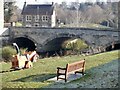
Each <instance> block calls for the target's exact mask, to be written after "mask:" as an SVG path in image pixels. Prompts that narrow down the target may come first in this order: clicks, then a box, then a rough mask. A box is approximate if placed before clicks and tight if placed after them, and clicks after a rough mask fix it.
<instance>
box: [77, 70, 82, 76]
mask: <svg viewBox="0 0 120 90" xmlns="http://www.w3.org/2000/svg"><path fill="white" fill-rule="evenodd" d="M76 73H82V75H84V70H82V71H81V72H80V71H76V72H75V74H76Z"/></svg>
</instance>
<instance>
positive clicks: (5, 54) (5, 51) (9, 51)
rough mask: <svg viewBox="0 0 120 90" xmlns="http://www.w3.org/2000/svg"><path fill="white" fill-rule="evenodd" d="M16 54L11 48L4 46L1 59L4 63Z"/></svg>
mask: <svg viewBox="0 0 120 90" xmlns="http://www.w3.org/2000/svg"><path fill="white" fill-rule="evenodd" d="M14 54H16V50H15V49H14V48H12V47H11V46H5V47H3V49H2V59H3V60H4V61H6V62H8V61H10V60H11V59H12V56H13V55H14Z"/></svg>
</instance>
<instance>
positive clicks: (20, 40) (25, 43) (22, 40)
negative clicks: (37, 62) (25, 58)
mask: <svg viewBox="0 0 120 90" xmlns="http://www.w3.org/2000/svg"><path fill="white" fill-rule="evenodd" d="M12 43H17V45H18V46H19V47H20V48H27V49H28V50H30V51H33V50H35V48H36V45H37V42H36V41H35V40H34V39H32V38H31V37H29V36H26V35H23V36H17V37H15V38H14V39H13V41H12Z"/></svg>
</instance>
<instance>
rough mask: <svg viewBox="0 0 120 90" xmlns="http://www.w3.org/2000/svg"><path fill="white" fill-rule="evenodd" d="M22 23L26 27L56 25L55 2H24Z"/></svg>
mask: <svg viewBox="0 0 120 90" xmlns="http://www.w3.org/2000/svg"><path fill="white" fill-rule="evenodd" d="M21 14H22V24H23V26H25V27H55V26H56V15H55V9H54V4H53V3H52V4H28V5H26V2H25V3H24V6H23V10H22V13H21Z"/></svg>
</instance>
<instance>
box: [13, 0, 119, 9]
mask: <svg viewBox="0 0 120 90" xmlns="http://www.w3.org/2000/svg"><path fill="white" fill-rule="evenodd" d="M15 1H16V5H17V6H18V7H19V8H21V9H22V8H23V5H24V2H25V1H26V2H27V4H44V3H52V2H55V3H61V2H63V1H65V2H68V3H69V2H75V1H79V2H85V1H90V2H94V1H96V0H15ZM98 1H106V0H98ZM110 1H118V0H110Z"/></svg>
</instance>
